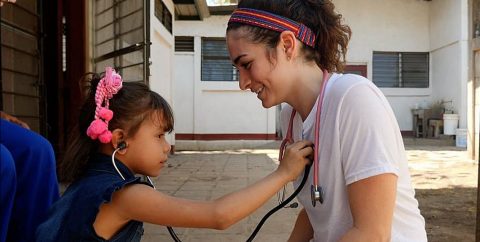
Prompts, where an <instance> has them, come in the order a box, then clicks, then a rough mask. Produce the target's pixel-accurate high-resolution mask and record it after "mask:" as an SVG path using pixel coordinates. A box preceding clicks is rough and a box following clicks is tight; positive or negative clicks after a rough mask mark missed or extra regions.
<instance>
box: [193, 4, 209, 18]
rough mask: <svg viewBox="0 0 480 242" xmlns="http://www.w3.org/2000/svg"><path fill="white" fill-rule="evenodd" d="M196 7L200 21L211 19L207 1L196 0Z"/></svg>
mask: <svg viewBox="0 0 480 242" xmlns="http://www.w3.org/2000/svg"><path fill="white" fill-rule="evenodd" d="M194 1H195V6H196V7H197V12H198V15H199V16H200V19H202V20H203V19H204V18H208V17H210V10H208V5H207V0H194Z"/></svg>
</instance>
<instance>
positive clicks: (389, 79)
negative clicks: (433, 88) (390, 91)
mask: <svg viewBox="0 0 480 242" xmlns="http://www.w3.org/2000/svg"><path fill="white" fill-rule="evenodd" d="M373 82H374V83H375V85H377V86H378V87H400V88H427V87H428V86H429V54H428V53H426V52H376V51H375V52H373Z"/></svg>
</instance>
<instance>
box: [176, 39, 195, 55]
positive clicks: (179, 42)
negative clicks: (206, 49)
mask: <svg viewBox="0 0 480 242" xmlns="http://www.w3.org/2000/svg"><path fill="white" fill-rule="evenodd" d="M175 51H176V52H193V51H195V48H194V42H193V37H188V36H175Z"/></svg>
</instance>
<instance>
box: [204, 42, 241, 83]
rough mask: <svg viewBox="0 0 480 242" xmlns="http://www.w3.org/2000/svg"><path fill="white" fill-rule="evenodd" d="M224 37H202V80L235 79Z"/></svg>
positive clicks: (235, 71)
mask: <svg viewBox="0 0 480 242" xmlns="http://www.w3.org/2000/svg"><path fill="white" fill-rule="evenodd" d="M236 80H237V70H236V69H235V68H234V67H233V66H232V62H231V61H230V57H229V55H228V51H227V44H226V42H225V39H212V38H203V39H202V81H236Z"/></svg>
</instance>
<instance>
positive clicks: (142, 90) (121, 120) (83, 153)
mask: <svg viewBox="0 0 480 242" xmlns="http://www.w3.org/2000/svg"><path fill="white" fill-rule="evenodd" d="M100 79H101V77H100V76H99V75H97V74H95V75H93V76H92V79H91V81H90V91H89V93H88V97H87V98H86V100H85V102H84V104H83V106H82V108H81V109H80V116H79V120H78V124H77V125H76V127H75V128H74V129H73V132H72V136H71V139H70V140H69V145H68V147H67V151H66V152H65V156H64V159H63V161H62V162H61V163H60V169H59V177H60V180H62V181H64V182H73V181H74V180H76V179H78V178H79V177H80V176H81V175H82V174H83V172H84V171H85V168H86V165H87V163H88V160H89V157H90V156H91V155H92V154H94V153H96V152H98V147H99V144H100V142H99V141H98V140H92V139H91V138H90V137H88V136H87V134H86V132H87V128H88V126H90V123H91V122H92V121H93V119H94V117H95V108H96V104H95V92H96V88H97V85H98V83H99V81H100ZM109 104H110V107H109V108H110V110H112V111H113V114H114V115H113V118H112V120H110V122H109V124H108V129H109V130H111V131H112V130H115V129H117V128H120V129H123V130H125V131H126V135H127V136H128V137H132V136H134V135H135V133H136V132H137V131H138V129H139V127H140V125H141V124H142V122H143V121H144V120H145V119H147V118H158V120H160V121H163V123H162V127H164V128H165V131H166V132H171V131H172V130H173V125H174V122H173V112H172V109H171V108H170V105H168V103H167V101H165V99H163V98H162V97H161V96H160V95H159V94H158V93H156V92H153V91H151V90H150V88H149V87H148V86H146V85H145V84H143V83H137V82H123V87H122V88H121V89H120V91H119V92H118V93H117V94H115V95H113V97H112V98H111V99H110V100H109Z"/></svg>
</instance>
